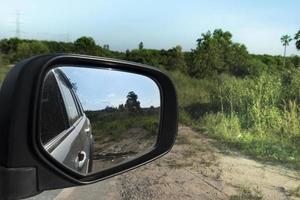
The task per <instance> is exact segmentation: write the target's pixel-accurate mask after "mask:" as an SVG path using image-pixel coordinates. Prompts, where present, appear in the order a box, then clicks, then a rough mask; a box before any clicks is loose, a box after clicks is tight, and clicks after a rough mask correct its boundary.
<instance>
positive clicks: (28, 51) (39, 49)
mask: <svg viewBox="0 0 300 200" xmlns="http://www.w3.org/2000/svg"><path fill="white" fill-rule="evenodd" d="M46 53H49V48H48V46H47V45H45V44H44V43H43V42H41V41H32V42H22V43H20V44H19V45H18V47H17V51H16V55H15V59H16V60H22V59H25V58H29V57H31V56H35V55H39V54H46Z"/></svg>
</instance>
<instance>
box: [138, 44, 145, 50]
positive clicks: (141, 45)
mask: <svg viewBox="0 0 300 200" xmlns="http://www.w3.org/2000/svg"><path fill="white" fill-rule="evenodd" d="M142 49H144V43H143V42H140V43H139V50H142Z"/></svg>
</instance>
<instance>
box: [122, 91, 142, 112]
mask: <svg viewBox="0 0 300 200" xmlns="http://www.w3.org/2000/svg"><path fill="white" fill-rule="evenodd" d="M125 108H126V109H127V110H128V111H129V112H131V113H136V112H139V111H140V110H141V106H140V102H139V101H138V95H136V94H135V93H134V92H133V91H131V92H129V93H128V95H127V100H126V103H125Z"/></svg>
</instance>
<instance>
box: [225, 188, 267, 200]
mask: <svg viewBox="0 0 300 200" xmlns="http://www.w3.org/2000/svg"><path fill="white" fill-rule="evenodd" d="M229 199H230V200H262V199H264V198H263V195H262V193H261V191H259V190H257V189H256V188H253V189H251V188H249V187H246V186H241V187H240V188H239V193H238V194H237V195H232V196H230V198H229Z"/></svg>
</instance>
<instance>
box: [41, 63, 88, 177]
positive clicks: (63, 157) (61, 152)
mask: <svg viewBox="0 0 300 200" xmlns="http://www.w3.org/2000/svg"><path fill="white" fill-rule="evenodd" d="M51 73H53V74H54V75H55V78H56V81H57V83H58V86H59V90H60V93H61V95H63V92H62V91H61V88H60V86H61V81H65V82H66V83H67V85H71V84H70V82H69V80H68V78H67V77H66V76H65V75H64V73H63V72H62V71H61V70H59V69H55V70H51ZM69 90H70V91H71V93H72V96H73V98H72V99H73V100H74V103H75V104H76V107H77V109H78V113H79V115H80V117H79V118H78V119H77V120H76V121H75V122H74V123H73V124H70V127H69V128H68V129H66V130H64V131H62V132H61V133H59V134H58V135H57V136H56V137H54V138H53V139H51V140H50V141H49V142H48V143H46V144H45V145H44V148H45V149H46V150H47V152H48V153H50V154H51V156H52V157H53V158H55V160H57V161H58V162H60V163H62V164H64V165H65V166H66V167H68V168H70V169H72V170H74V171H77V172H80V173H82V174H86V173H88V172H90V171H91V169H92V166H91V164H92V149H93V147H92V146H93V136H92V130H91V125H90V121H89V119H88V118H87V117H86V115H85V113H84V111H83V109H82V105H81V103H80V100H79V98H78V97H77V95H76V93H75V91H74V90H73V88H72V87H69ZM63 100H64V101H65V99H64V98H63ZM64 103H65V106H67V103H66V102H64Z"/></svg>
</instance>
